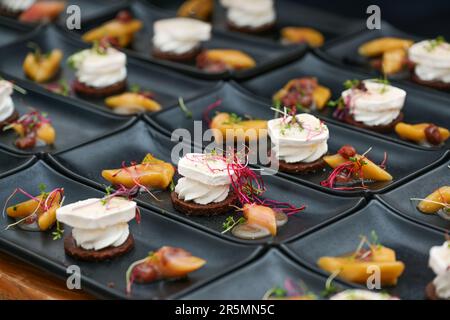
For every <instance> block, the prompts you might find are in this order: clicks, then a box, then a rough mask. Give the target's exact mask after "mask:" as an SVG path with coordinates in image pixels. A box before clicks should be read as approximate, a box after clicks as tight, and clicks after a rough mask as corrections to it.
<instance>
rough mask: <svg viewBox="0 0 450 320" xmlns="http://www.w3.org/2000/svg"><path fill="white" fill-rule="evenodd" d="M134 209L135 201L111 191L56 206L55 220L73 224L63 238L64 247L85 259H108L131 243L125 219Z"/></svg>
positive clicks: (132, 216)
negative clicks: (98, 196)
mask: <svg viewBox="0 0 450 320" xmlns="http://www.w3.org/2000/svg"><path fill="white" fill-rule="evenodd" d="M137 210H138V209H137V207H136V202H134V201H130V200H128V199H125V198H122V197H117V196H114V195H107V196H106V197H104V198H90V199H86V200H82V201H78V202H74V203H71V204H69V205H65V206H63V207H61V208H58V209H57V210H56V218H57V220H58V221H59V222H61V223H64V224H66V225H68V226H70V227H72V228H73V229H72V233H71V234H69V235H67V236H66V237H65V239H64V251H65V252H66V254H67V255H69V256H71V257H73V258H75V259H79V260H85V261H103V260H109V259H112V258H115V257H118V256H121V255H123V254H125V253H127V252H128V251H130V250H131V249H132V248H133V246H134V239H133V236H132V234H131V233H130V230H129V226H128V222H129V221H131V220H132V219H133V218H134V217H135V215H136V214H137Z"/></svg>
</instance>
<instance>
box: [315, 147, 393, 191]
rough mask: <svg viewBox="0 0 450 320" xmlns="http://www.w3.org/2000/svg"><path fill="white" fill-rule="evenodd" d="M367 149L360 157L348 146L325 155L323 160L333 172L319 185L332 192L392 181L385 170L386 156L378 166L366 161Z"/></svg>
mask: <svg viewBox="0 0 450 320" xmlns="http://www.w3.org/2000/svg"><path fill="white" fill-rule="evenodd" d="M371 150H372V148H369V150H367V151H366V152H364V153H363V154H362V155H361V154H358V153H357V152H356V150H355V148H353V147H352V146H350V145H345V146H343V147H341V148H340V149H339V151H338V152H337V153H336V154H334V155H327V156H324V157H323V160H324V161H325V163H326V164H327V165H329V166H330V167H331V168H332V169H333V171H332V172H331V173H330V175H329V176H328V178H327V179H326V180H324V181H322V182H321V183H320V184H321V185H322V186H324V187H327V188H331V189H334V190H355V189H366V188H367V185H366V184H367V183H372V182H375V181H392V179H393V177H392V176H391V175H390V174H389V173H388V172H387V171H386V170H385V169H386V163H387V154H386V153H384V160H383V162H382V163H381V164H380V165H377V164H375V163H374V162H372V161H371V160H370V159H368V157H367V154H368V153H369V152H370V151H371Z"/></svg>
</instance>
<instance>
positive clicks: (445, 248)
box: [425, 240, 450, 300]
mask: <svg viewBox="0 0 450 320" xmlns="http://www.w3.org/2000/svg"><path fill="white" fill-rule="evenodd" d="M428 265H429V266H430V268H431V269H432V270H433V272H434V273H435V274H436V277H435V278H434V280H433V281H432V282H430V283H429V284H428V286H427V287H426V289H425V293H426V296H427V298H428V299H429V300H450V240H447V241H446V242H444V244H443V245H442V246H435V247H432V248H431V249H430V259H429V261H428Z"/></svg>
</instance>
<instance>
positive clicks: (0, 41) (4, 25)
mask: <svg viewBox="0 0 450 320" xmlns="http://www.w3.org/2000/svg"><path fill="white" fill-rule="evenodd" d="M9 20H10V19H7V18H4V17H0V47H2V46H4V45H7V44H10V43H12V42H15V41H17V40H18V39H20V38H21V37H23V35H24V34H26V33H28V32H31V31H32V30H33V29H34V28H33V26H29V25H22V24H19V23H11V21H9Z"/></svg>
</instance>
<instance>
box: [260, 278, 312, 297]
mask: <svg viewBox="0 0 450 320" xmlns="http://www.w3.org/2000/svg"><path fill="white" fill-rule="evenodd" d="M317 299H318V297H317V295H315V294H314V293H312V292H310V291H309V290H308V288H307V287H306V286H305V284H304V283H303V282H302V281H300V283H296V282H294V281H292V280H291V279H286V280H285V281H284V286H283V287H280V286H277V287H273V288H271V289H269V290H267V291H266V293H265V294H264V296H263V297H262V300H317Z"/></svg>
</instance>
